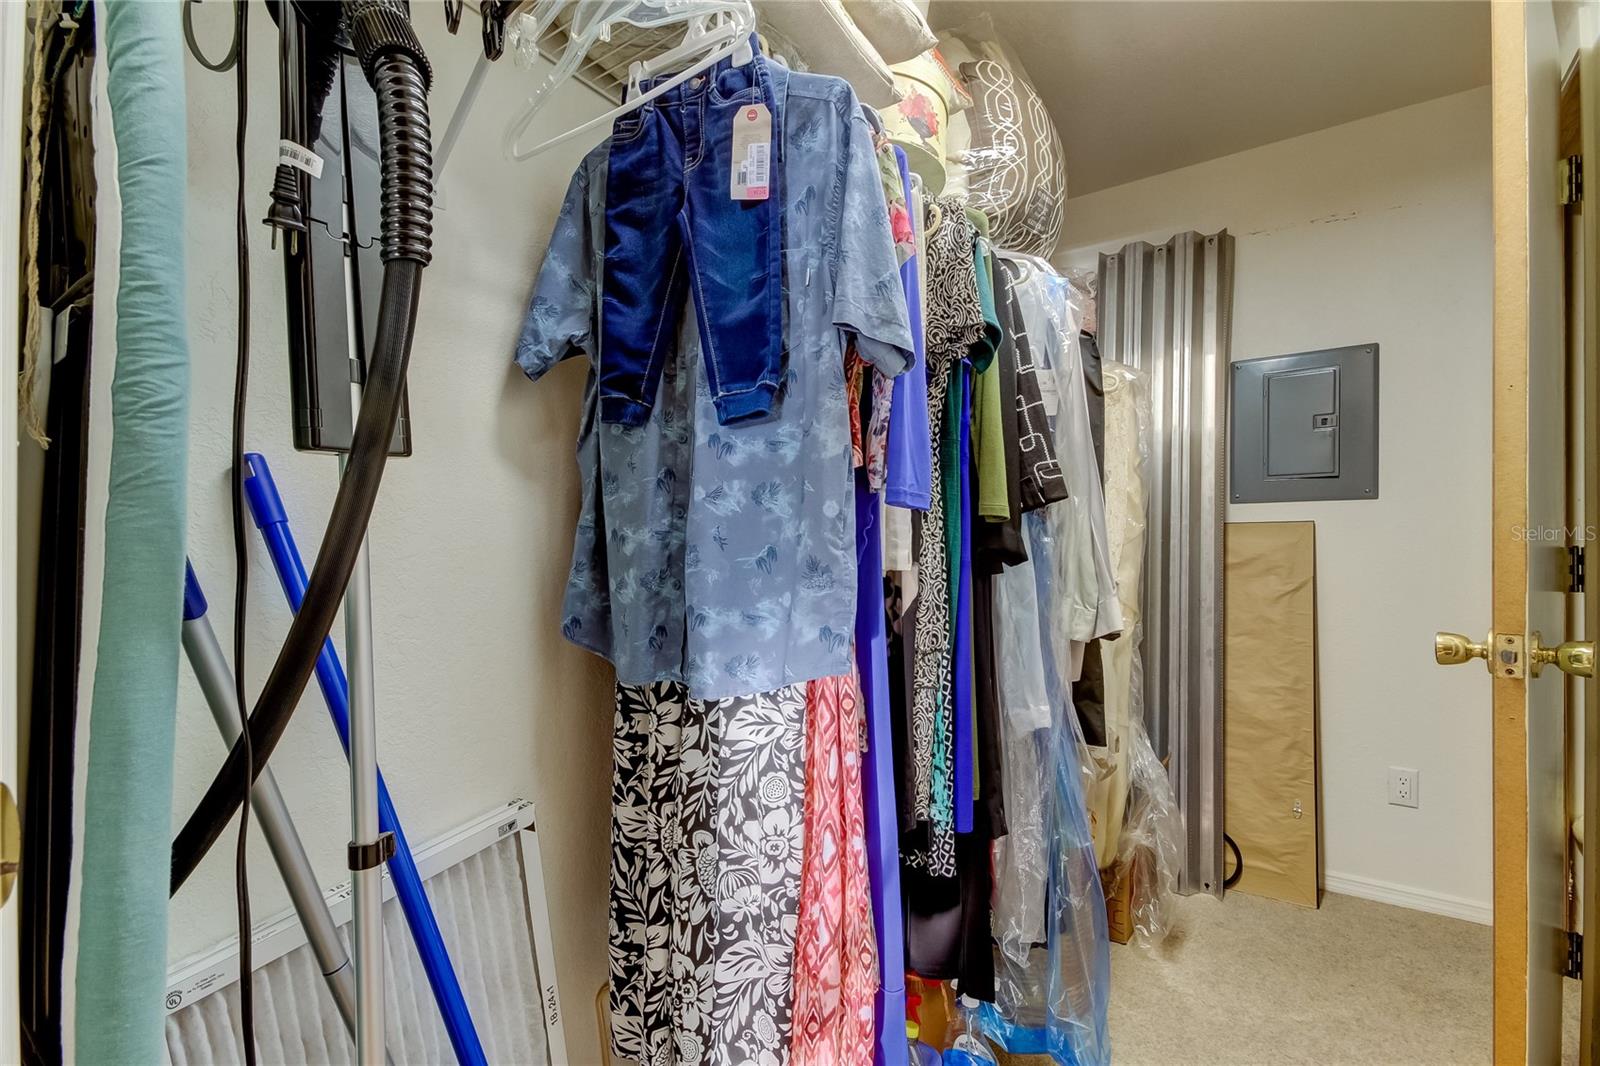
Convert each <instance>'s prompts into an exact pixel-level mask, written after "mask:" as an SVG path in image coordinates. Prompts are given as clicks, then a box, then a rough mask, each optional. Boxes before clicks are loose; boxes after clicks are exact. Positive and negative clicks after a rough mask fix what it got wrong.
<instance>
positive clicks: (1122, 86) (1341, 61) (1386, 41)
mask: <svg viewBox="0 0 1600 1066" xmlns="http://www.w3.org/2000/svg"><path fill="white" fill-rule="evenodd" d="M985 12H987V13H988V14H989V15H990V16H991V17H992V18H993V19H994V23H995V26H996V28H997V29H998V31H999V34H1000V37H1001V38H1002V39H1003V40H1004V41H1005V42H1006V43H1007V44H1008V45H1010V46H1011V47H1012V48H1013V49H1014V50H1015V51H1016V53H1017V58H1018V59H1019V60H1020V61H1021V64H1022V67H1023V69H1024V70H1026V71H1027V74H1028V77H1029V78H1030V79H1031V80H1032V81H1033V83H1034V85H1035V86H1036V87H1037V89H1038V90H1039V95H1040V96H1041V97H1042V98H1043V99H1044V102H1045V105H1046V107H1048V108H1049V110H1050V113H1051V114H1052V115H1053V116H1054V118H1055V122H1056V128H1057V129H1058V130H1060V132H1061V136H1062V138H1063V140H1064V141H1065V144H1066V152H1067V174H1068V182H1069V184H1070V187H1071V193H1072V195H1073V196H1081V195H1083V194H1084V193H1089V192H1094V191H1096V190H1099V189H1104V188H1109V187H1110V186H1112V185H1120V184H1122V183H1124V182H1128V181H1134V180H1136V179H1138V178H1143V177H1148V176H1150V175H1152V174H1159V173H1162V172H1164V171H1168V170H1173V169H1175V168H1177V167H1183V166H1188V165H1190V164H1193V163H1200V162H1204V161H1205V160H1207V159H1216V158H1218V157H1219V156H1225V155H1231V154H1233V153H1234V152H1240V151H1243V150H1245V149H1247V148H1254V147H1256V146H1258V145H1263V144H1269V143H1271V142H1273V141H1280V140H1283V139H1284V138H1286V137H1294V136H1298V135H1299V134H1302V133H1310V132H1311V131H1313V130H1319V129H1325V128H1326V127H1328V126H1336V125H1339V124H1340V123H1343V122H1350V121H1352V120H1354V119H1358V118H1364V117H1366V116H1368V115H1375V114H1378V113H1380V112H1383V111H1390V110H1393V109H1394V108H1397V107H1404V106H1406V105H1407V104H1414V103H1420V102H1421V101H1423V100H1431V99H1433V98H1435V97H1439V96H1444V95H1447V94H1449V93H1454V92H1460V91H1462V90H1465V89H1470V88H1473V87H1474V86H1478V85H1487V84H1488V83H1489V4H1488V3H1487V2H1485V0H1183V2H1161V0H999V2H980V0H933V4H932V8H931V10H930V12H929V21H930V22H932V23H933V25H934V26H935V27H939V28H945V27H955V26H960V25H962V24H964V23H966V22H967V21H968V20H970V19H972V18H974V17H981V16H982V15H983V14H984V13H985Z"/></svg>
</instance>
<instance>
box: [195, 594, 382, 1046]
mask: <svg viewBox="0 0 1600 1066" xmlns="http://www.w3.org/2000/svg"><path fill="white" fill-rule="evenodd" d="M183 650H184V652H185V653H186V654H187V655H188V657H189V665H190V666H191V667H192V668H193V669H194V676H195V678H196V680H198V681H199V682H200V691H201V692H203V693H204V694H205V697H206V703H208V704H210V706H211V717H212V718H214V719H216V722H217V730H218V731H219V732H220V733H221V734H222V739H223V740H224V741H225V742H227V743H228V744H232V743H233V742H234V741H235V740H237V739H238V737H239V730H240V728H241V727H240V724H239V722H240V716H239V702H238V700H237V699H236V698H235V695H234V688H233V671H232V670H230V669H229V668H228V660H227V658H226V656H224V655H223V653H222V645H221V644H219V643H218V642H217V634H216V631H215V630H214V629H212V628H211V619H210V618H209V617H207V616H206V615H201V616H200V617H199V618H192V619H189V620H188V621H186V622H184V623H183ZM250 806H251V808H252V809H253V810H254V811H255V812H256V821H258V822H259V823H260V825H261V831H262V833H263V834H264V835H265V836H266V838H267V847H268V849H270V850H271V852H272V860H273V862H275V863H277V865H278V874H279V876H281V877H282V878H283V885H284V887H285V888H287V889H288V890H289V898H290V900H292V901H293V902H294V910H295V914H297V915H298V916H299V918H300V925H301V927H302V928H304V929H305V931H306V940H307V941H308V942H309V943H310V944H311V952H312V954H313V955H315V956H316V957H317V966H318V968H320V969H321V970H322V976H323V978H324V979H325V980H326V981H327V982H328V991H329V992H330V993H331V994H332V995H333V1001H334V1003H336V1004H337V1005H338V1007H339V1014H340V1016H341V1017H343V1018H344V1024H345V1027H346V1028H348V1029H349V1030H350V1032H351V1034H352V1035H354V1033H355V1018H356V1009H355V1004H356V995H355V976H354V975H353V974H352V973H351V972H350V956H349V955H347V954H346V953H345V950H344V942H343V941H342V940H340V939H339V927H338V926H337V925H335V924H334V921H333V915H332V914H331V913H330V912H329V911H328V904H327V901H326V900H324V899H323V898H322V890H321V888H320V886H319V885H318V884H317V879H316V875H315V874H314V873H312V871H311V860H310V859H308V858H307V857H306V849H305V846H304V845H303V844H301V842H300V834H299V833H298V832H297V831H296V830H295V827H294V819H293V818H291V817H290V816H289V808H288V807H287V806H286V805H285V804H284V802H283V793H282V792H280V791H278V782H277V780H276V779H275V778H274V777H273V776H272V771H271V770H270V769H268V770H262V771H261V774H260V776H259V777H257V778H256V783H255V784H254V785H253V786H252V787H251V789H250Z"/></svg>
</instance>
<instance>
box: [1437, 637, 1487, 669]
mask: <svg viewBox="0 0 1600 1066" xmlns="http://www.w3.org/2000/svg"><path fill="white" fill-rule="evenodd" d="M1490 637H1491V638H1492V637H1493V634H1490ZM1489 644H1490V640H1485V641H1484V642H1483V643H1482V644H1479V643H1478V642H1477V641H1474V640H1469V639H1467V638H1466V637H1465V636H1463V635H1462V634H1460V633H1445V632H1439V633H1435V634H1434V635H1433V661H1434V662H1436V663H1438V664H1439V665H1440V666H1459V665H1460V664H1462V663H1465V662H1471V661H1472V660H1473V659H1482V660H1484V665H1485V666H1486V667H1487V668H1488V669H1489V671H1490V672H1491V673H1492V672H1493V670H1494V665H1493V664H1492V663H1491V662H1489Z"/></svg>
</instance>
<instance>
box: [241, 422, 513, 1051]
mask: <svg viewBox="0 0 1600 1066" xmlns="http://www.w3.org/2000/svg"><path fill="white" fill-rule="evenodd" d="M244 462H245V468H246V470H248V471H249V473H248V474H247V475H246V477H245V479H244V493H245V499H246V501H247V502H248V503H249V504H250V514H251V516H252V517H253V518H254V519H255V523H256V528H257V529H258V530H259V531H260V532H261V540H262V543H263V544H264V545H265V546H266V549H267V555H268V556H269V557H270V558H271V559H272V566H273V569H274V570H276V571H277V573H278V580H279V582H280V583H281V584H282V586H283V594H284V597H285V599H287V600H288V602H289V609H290V610H293V611H298V610H299V609H300V603H301V601H302V600H303V599H304V598H305V594H306V567H305V562H304V560H302V559H301V558H300V549H299V548H298V547H297V546H296V544H295V540H294V532H293V530H292V529H290V527H289V516H288V513H287V511H286V510H285V508H284V503H283V498H282V497H281V496H279V495H278V488H277V485H276V484H274V483H273V480H272V468H271V465H270V464H269V463H268V462H267V460H266V458H265V457H264V456H262V455H259V454H257V453H255V452H247V453H245V457H244ZM317 686H318V687H319V688H320V689H321V690H322V697H323V700H324V701H325V702H326V703H327V705H328V716H329V718H330V719H332V721H333V727H334V729H335V730H336V731H337V732H338V734H339V740H340V742H341V743H343V744H344V746H345V750H346V753H347V754H348V752H349V747H350V686H349V684H348V682H347V681H346V680H345V674H344V667H342V666H341V665H340V664H339V655H338V652H336V651H335V650H334V647H333V641H332V640H331V639H328V640H324V641H323V642H322V654H321V655H319V656H318V657H317ZM378 827H379V828H380V829H382V830H383V831H384V832H385V833H392V834H394V857H393V858H392V859H390V860H389V877H390V880H391V882H392V883H393V885H394V891H395V898H396V899H397V900H398V901H399V903H400V909H401V911H402V912H403V913H404V914H405V918H406V925H407V926H408V927H409V928H410V930H411V940H412V943H414V944H415V945H416V948H417V954H418V955H419V956H420V957H421V959H422V967H423V969H424V970H425V971H426V972H427V975H428V984H429V986H430V987H431V988H432V989H433V996H434V1001H435V1003H437V1004H438V1007H439V1017H440V1020H441V1021H442V1022H443V1023H444V1028H445V1032H446V1033H447V1034H449V1037H450V1047H451V1049H452V1050H453V1051H454V1052H455V1054H456V1059H457V1060H458V1061H459V1062H460V1063H461V1066H486V1063H487V1062H488V1059H487V1056H485V1055H484V1051H483V1044H482V1042H481V1041H480V1040H479V1039H478V1033H477V1030H476V1029H475V1028H474V1027H473V1024H472V1013H471V1011H469V1010H468V1009H467V1001H466V997H465V996H463V995H462V992H461V982H460V981H459V980H457V978H456V972H455V969H454V968H453V967H452V966H451V964H450V952H449V950H448V949H447V948H446V947H445V943H444V937H443V935H442V934H441V933H440V931H439V923H438V921H437V919H435V917H434V914H433V908H432V906H431V905H430V904H429V903H428V894H427V891H426V890H425V889H424V888H423V885H422V876H421V874H420V873H419V872H418V871H417V864H416V860H415V859H414V858H413V857H412V855H411V848H410V846H409V845H408V844H407V843H406V833H405V827H404V826H403V825H402V824H401V822H400V815H399V814H398V813H397V812H396V811H395V808H394V802H393V800H392V799H391V798H390V796H389V790H388V788H387V787H386V786H385V785H384V781H383V773H382V771H381V770H380V771H379V773H378Z"/></svg>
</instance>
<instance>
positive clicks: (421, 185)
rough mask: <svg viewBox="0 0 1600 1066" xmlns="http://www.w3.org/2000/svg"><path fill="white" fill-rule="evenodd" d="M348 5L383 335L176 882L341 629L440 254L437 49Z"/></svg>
mask: <svg viewBox="0 0 1600 1066" xmlns="http://www.w3.org/2000/svg"><path fill="white" fill-rule="evenodd" d="M346 10H347V12H348V13H349V30H350V36H351V38H352V40H353V41H354V43H355V47H356V54H357V55H358V56H359V57H360V59H361V65H362V68H363V69H364V70H365V71H366V74H367V80H368V81H369V82H371V83H372V87H373V90H374V92H375V93H376V95H377V98H378V132H379V154H380V157H381V160H382V164H381V173H382V185H383V231H382V232H383V250H382V255H383V260H384V269H383V291H382V295H381V297H380V299H379V304H378V332H377V340H376V343H375V345H374V348H373V353H372V359H371V361H370V365H369V369H368V374H367V381H366V384H365V389H364V392H363V395H362V403H361V414H360V417H359V418H358V419H357V420H356V427H355V433H354V435H353V436H352V438H351V442H350V461H349V463H348V464H347V465H346V467H345V473H344V477H343V478H341V479H340V481H339V492H338V495H337V496H336V497H335V498H334V501H333V510H332V512H331V513H330V514H329V516H328V527H327V530H326V532H324V533H323V536H322V547H321V549H320V550H319V551H318V552H317V561H316V564H315V565H314V566H313V567H312V568H311V577H310V580H309V581H308V582H307V584H306V595H305V600H304V601H303V602H302V603H301V605H300V610H299V612H298V613H296V615H295V617H294V621H293V622H292V623H291V624H290V626H289V633H288V636H286V637H285V638H284V642H283V647H282V649H281V650H280V651H279V652H278V658H277V661H276V662H274V663H273V664H272V672H271V673H270V674H268V675H267V679H266V682H265V683H264V684H263V685H262V688H261V694H260V696H258V697H257V699H256V704H255V709H254V710H252V711H251V712H250V718H249V723H248V729H249V747H250V749H251V750H252V754H253V756H254V757H253V758H250V756H248V755H247V754H246V744H245V740H244V739H243V738H241V739H240V740H239V742H237V743H236V744H234V746H233V749H232V750H231V751H229V752H228V759H227V762H226V763H224V764H223V767H222V769H221V770H220V771H219V772H218V774H217V776H216V777H215V778H214V779H213V780H212V782H211V787H210V788H208V789H207V790H206V794H205V797H204V798H203V799H202V800H201V801H200V805H199V806H198V807H197V808H195V811H194V813H193V814H192V815H190V816H189V820H188V821H187V822H186V823H184V826H183V829H182V830H181V831H180V832H179V833H178V837H177V840H176V841H174V842H173V845H172V891H173V892H177V890H178V889H179V888H180V887H181V886H182V885H183V883H184V881H185V880H187V879H188V877H189V875H190V874H191V873H193V872H194V868H195V867H196V866H197V865H199V863H200V860H201V859H202V858H204V857H205V854H206V852H207V851H209V850H210V848H211V845H212V844H214V843H215V842H216V840H217V838H218V837H219V836H221V834H222V831H223V829H224V828H225V827H226V826H227V824H228V821H229V819H231V818H232V817H233V814H234V811H235V810H237V809H238V807H239V805H240V803H242V802H243V801H244V799H245V795H246V793H247V792H248V789H247V788H246V787H245V783H244V782H245V776H244V774H243V772H242V771H243V770H244V767H245V762H246V760H247V759H249V760H250V763H251V765H250V774H249V778H250V780H252V781H253V780H255V777H256V775H258V774H260V773H261V770H262V769H263V768H264V767H265V766H266V763H267V759H268V758H269V757H270V756H271V754H272V749H273V748H274V747H275V746H276V745H277V743H278V739H279V738H280V737H282V736H283V731H284V729H285V728H286V727H287V726H288V724H289V716H290V715H291V714H293V713H294V709H295V707H296V705H297V704H298V703H299V701H300V696H301V695H302V694H303V693H304V692H305V688H306V684H307V682H308V681H310V679H311V674H312V672H313V670H314V669H315V668H316V661H317V655H318V653H319V652H320V651H321V650H322V642H323V640H324V639H325V638H326V637H327V635H328V631H329V630H330V629H332V627H333V620H334V617H335V616H336V615H337V614H338V612H339V606H340V602H341V600H342V599H343V598H344V592H345V586H346V585H348V584H349V582H350V573H351V571H352V570H354V569H355V563H356V556H357V555H358V554H359V552H360V550H361V542H362V540H363V538H365V536H366V531H367V522H368V520H369V519H370V518H371V517H372V507H373V504H374V502H375V501H376V500H377V496H378V485H379V482H380V481H381V480H382V478H383V468H384V464H385V463H386V462H387V461H388V458H389V441H390V440H391V439H392V438H393V436H394V428H395V423H396V422H397V421H398V420H399V417H400V406H401V398H402V396H403V394H404V387H405V380H406V367H407V365H408V364H409V363H410V360H411V341H412V336H413V333H414V330H415V328H416V321H417V303H418V300H419V298H420V296H421V292H422V269H423V267H425V266H427V264H428V262H429V260H430V259H431V258H432V237H433V150H432V139H431V137H430V135H429V130H428V100H427V94H428V86H429V82H430V80H431V71H430V70H429V68H428V62H427V59H426V57H425V56H424V55H423V52H422V45H421V43H420V42H419V41H418V40H417V38H416V34H415V33H414V32H413V31H412V29H411V23H410V21H409V20H408V19H407V17H406V14H405V9H404V8H403V7H402V6H401V5H400V3H399V2H398V0H350V2H348V3H347V4H346Z"/></svg>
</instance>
